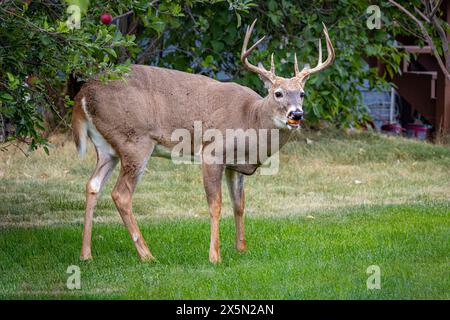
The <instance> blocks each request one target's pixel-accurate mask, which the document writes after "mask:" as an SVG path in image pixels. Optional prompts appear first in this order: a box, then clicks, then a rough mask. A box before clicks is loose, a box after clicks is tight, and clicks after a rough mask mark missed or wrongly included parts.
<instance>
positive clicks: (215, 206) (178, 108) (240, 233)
mask: <svg viewBox="0 0 450 320" xmlns="http://www.w3.org/2000/svg"><path fill="white" fill-rule="evenodd" d="M251 28H253V25H252V27H251ZM250 33H251V29H250V30H248V32H247V36H246V41H245V42H244V48H243V54H242V60H243V62H244V64H245V65H246V66H247V68H248V69H250V70H252V71H254V72H258V73H259V74H260V76H261V77H262V79H263V80H264V81H268V82H270V84H271V87H270V89H269V95H268V96H267V97H265V98H263V97H261V96H260V95H258V94H257V93H255V92H254V91H253V90H251V89H249V88H247V87H244V86H241V85H238V84H235V83H222V82H219V81H216V80H213V79H210V78H207V77H204V76H201V75H194V74H188V73H184V72H180V71H175V70H168V69H163V68H157V67H149V66H140V65H134V66H132V67H131V70H130V71H131V72H130V74H129V75H128V76H126V78H125V81H123V80H116V81H110V82H107V83H102V82H100V81H96V80H92V81H90V82H88V83H86V84H85V85H84V86H83V87H82V89H81V90H80V92H79V93H78V95H77V96H76V98H75V107H74V110H73V118H72V127H73V132H74V138H75V142H76V145H77V147H78V150H79V152H80V153H84V150H85V148H86V140H87V137H89V138H90V139H91V141H92V142H93V144H94V145H95V148H96V152H97V165H96V168H95V170H94V172H93V174H92V176H91V178H90V179H89V181H88V183H87V186H86V212H85V221H84V231H83V246H82V252H81V258H82V259H89V258H91V229H92V218H93V210H94V206H95V203H96V201H97V198H98V196H99V195H100V192H101V190H102V188H103V186H104V184H105V183H106V181H107V180H108V178H109V176H110V174H111V172H112V171H113V169H114V167H115V166H116V165H117V163H118V162H119V160H120V163H121V169H120V174H119V178H118V180H117V183H116V185H115V187H114V189H113V191H112V198H113V200H114V203H115V204H116V207H117V209H118V211H119V213H120V215H121V217H122V220H123V222H124V223H125V225H126V227H127V229H128V231H129V233H130V236H131V238H132V240H133V241H134V243H135V246H136V249H137V250H138V253H139V256H140V257H141V259H152V258H153V257H152V255H151V253H150V251H149V249H148V247H147V244H146V243H145V240H144V238H143V237H142V234H141V232H140V231H139V228H138V226H137V224H136V221H135V219H134V216H133V214H132V204H131V203H132V202H131V199H132V194H133V192H134V190H135V187H136V184H137V182H138V180H139V178H140V177H141V175H142V173H143V171H144V169H145V166H146V164H147V161H148V159H149V157H150V156H152V155H158V154H160V152H159V151H160V150H165V151H166V153H167V152H169V151H170V150H171V149H172V148H173V146H174V145H175V144H176V142H174V141H172V139H171V136H172V133H173V132H174V130H177V129H186V130H188V131H189V132H190V133H191V134H192V135H193V134H194V132H193V131H194V121H201V124H202V126H203V128H204V129H210V128H214V129H218V130H219V131H221V132H225V130H226V129H244V130H247V129H250V128H251V129H256V130H259V129H275V128H277V129H280V144H279V145H280V146H282V145H283V144H284V143H285V142H286V141H287V137H288V136H289V134H290V130H289V129H292V128H291V126H290V125H287V123H288V122H287V118H288V114H291V113H292V110H291V109H292V108H297V109H296V110H301V103H299V102H301V101H302V99H300V98H299V97H297V96H295V97H294V93H295V92H303V85H304V79H305V78H306V76H307V75H309V73H307V72H308V71H309V70H312V72H315V70H313V69H307V70H306V71H305V70H304V71H302V74H297V71H298V70H297V65H296V77H294V78H292V79H283V78H280V77H276V76H275V74H274V72H273V70H272V71H271V72H269V71H266V70H265V69H252V68H257V67H255V66H252V65H250V64H249V63H248V61H247V56H248V55H249V54H250V52H251V51H252V50H253V49H254V46H253V47H252V48H250V50H246V47H247V43H248V38H249V35H250ZM326 37H327V48H328V51H329V56H330V46H331V42H329V38H328V34H327V33H326ZM244 49H245V50H244ZM331 49H332V47H331ZM331 53H332V56H333V55H334V52H331ZM320 63H321V61H320ZM320 63H319V65H320ZM316 69H317V67H316ZM312 72H310V73H312ZM280 90H284V91H283V92H284V93H285V98H283V99H281V100H280V99H278V98H275V97H274V96H273V94H274V92H275V93H276V92H279V91H280ZM276 96H277V97H278V95H276ZM299 108H300V109H299ZM295 121H297V120H295ZM295 121H293V120H292V122H291V121H289V123H297V122H295ZM283 122H284V125H283ZM193 151H194V150H193ZM276 151H278V150H269V152H268V155H270V154H271V153H273V152H276ZM226 152H227V150H226V149H225V150H224V154H226ZM264 160H265V159H260V158H258V163H256V164H241V165H236V164H233V165H227V164H208V163H206V162H202V174H203V181H204V187H205V191H206V196H207V201H208V205H209V211H210V216H211V243H210V253H209V259H210V260H211V261H212V262H217V261H219V260H220V253H219V219H220V211H221V197H222V193H221V180H222V175H223V173H224V172H225V176H226V179H227V183H228V187H229V190H230V196H231V200H232V204H233V209H234V214H235V219H236V248H237V249H238V250H239V251H244V250H245V249H246V243H245V238H244V222H243V211H244V189H243V175H242V174H252V173H253V172H254V171H255V170H256V168H257V167H258V166H259V165H260V164H261V162H263V161H264Z"/></svg>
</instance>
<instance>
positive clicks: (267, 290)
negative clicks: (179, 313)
mask: <svg viewBox="0 0 450 320" xmlns="http://www.w3.org/2000/svg"><path fill="white" fill-rule="evenodd" d="M308 138H309V139H310V142H311V141H312V143H308V144H307V143H305V137H304V136H303V137H300V139H299V142H296V143H293V144H291V145H289V146H288V147H287V148H286V150H284V151H283V152H282V154H281V168H280V172H279V174H277V175H276V176H260V175H257V176H255V177H249V178H247V179H246V182H245V184H246V192H247V210H246V233H247V244H248V252H247V253H245V254H239V253H237V252H236V251H235V250H234V222H233V219H232V213H231V210H230V205H229V201H228V200H227V199H226V197H224V199H225V201H224V212H223V216H224V218H223V219H222V223H221V251H222V262H221V263H220V264H219V265H211V264H210V263H209V262H208V248H209V219H208V214H207V205H206V201H205V197H204V195H203V190H202V184H201V176H200V172H199V168H198V167H196V166H189V165H187V166H186V165H184V166H175V165H173V164H171V163H170V161H167V160H163V159H152V160H151V161H150V163H149V165H148V172H147V173H146V175H145V176H144V178H143V179H142V181H141V184H140V185H139V187H138V190H137V192H136V197H135V201H134V209H135V212H136V216H137V219H138V222H139V225H140V227H141V230H142V233H143V235H144V237H145V238H146V240H147V243H148V244H149V247H150V250H151V251H152V253H153V254H154V255H155V257H156V258H157V259H158V261H157V262H154V263H142V262H140V261H139V260H138V258H137V254H136V252H135V249H134V246H133V244H132V241H131V240H130V238H129V236H128V233H127V231H126V229H125V227H124V226H123V225H122V224H121V222H120V218H119V216H118V213H117V212H116V211H115V208H114V205H113V203H112V201H111V200H110V197H109V192H110V190H111V187H112V185H113V183H109V184H108V187H107V188H106V190H105V192H104V195H103V196H102V198H101V199H100V201H99V204H98V207H97V210H96V213H95V223H94V229H93V255H94V260H92V261H89V262H81V261H80V260H79V251H80V246H81V231H82V224H81V222H82V218H83V207H84V195H83V193H84V184H85V183H86V180H87V178H88V177H89V174H90V171H91V170H92V168H93V161H94V155H93V152H92V149H91V150H90V152H89V154H88V159H87V160H86V161H83V162H81V161H78V160H76V155H75V151H74V147H73V145H72V144H71V143H70V142H69V141H66V139H65V138H61V137H59V138H58V139H56V140H55V149H54V150H53V152H52V155H51V156H50V157H47V156H45V155H43V153H42V152H37V153H35V154H33V155H32V156H31V157H29V158H25V157H23V156H21V155H20V154H19V153H12V152H10V153H5V154H1V155H0V298H1V299H13V298H68V299H72V298H75V299H78V298H90V299H99V298H106V299H114V298H125V299H127V298H138V299H147V298H148V299H177V298H180V299H197V298H199V299H258V298H267V299H318V298H324V299H384V298H387V299H431V298H436V299H449V298H450V290H449V289H450V272H449V267H450V199H449V195H450V170H449V169H450V149H449V148H448V147H446V146H435V145H431V144H428V143H421V142H417V141H409V140H405V139H400V138H391V137H381V136H378V135H373V134H352V135H347V134H338V133H335V132H333V133H322V134H320V135H318V134H309V135H308ZM116 176H117V172H116V173H115V175H114V176H113V177H112V180H115V177H116ZM224 189H225V188H224ZM293 192H295V193H296V194H297V195H298V196H297V198H294V199H293V198H292V193H293ZM224 193H225V196H226V190H224ZM70 265H77V266H79V267H80V270H81V286H82V288H81V290H73V291H71V290H69V289H67V287H66V281H67V278H68V276H69V274H67V273H66V270H67V268H68V266H70ZM370 265H378V266H379V267H380V269H381V289H380V290H368V289H367V287H366V280H367V278H368V277H369V275H368V274H367V273H366V269H367V268H368V267H369V266H370Z"/></svg>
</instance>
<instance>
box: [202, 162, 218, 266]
mask: <svg viewBox="0 0 450 320" xmlns="http://www.w3.org/2000/svg"><path fill="white" fill-rule="evenodd" d="M202 174H203V185H204V187H205V192H206V199H207V200H208V206H209V214H210V217H211V243H210V246H209V261H211V262H212V263H217V262H219V261H220V243H219V223H220V211H221V208H222V189H221V184H222V174H223V165H217V164H207V163H205V162H203V164H202Z"/></svg>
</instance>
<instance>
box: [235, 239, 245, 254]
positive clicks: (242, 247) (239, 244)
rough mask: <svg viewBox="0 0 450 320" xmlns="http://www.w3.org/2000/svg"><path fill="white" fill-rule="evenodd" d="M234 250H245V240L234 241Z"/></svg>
mask: <svg viewBox="0 0 450 320" xmlns="http://www.w3.org/2000/svg"><path fill="white" fill-rule="evenodd" d="M236 250H237V251H238V252H247V243H246V242H245V240H244V241H239V242H237V243H236Z"/></svg>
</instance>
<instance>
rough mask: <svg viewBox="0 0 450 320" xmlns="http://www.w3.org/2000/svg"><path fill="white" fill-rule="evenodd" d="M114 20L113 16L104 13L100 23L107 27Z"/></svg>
mask: <svg viewBox="0 0 450 320" xmlns="http://www.w3.org/2000/svg"><path fill="white" fill-rule="evenodd" d="M112 19H113V18H112V15H111V14H109V13H108V12H104V13H102V14H101V15H100V21H101V22H102V23H103V24H106V25H108V24H111V22H112Z"/></svg>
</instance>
